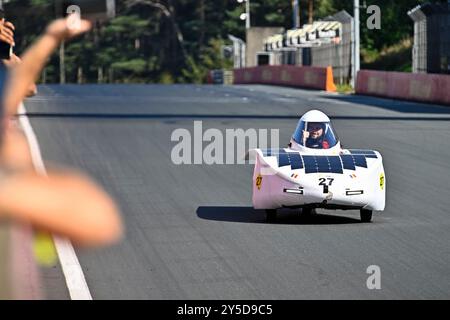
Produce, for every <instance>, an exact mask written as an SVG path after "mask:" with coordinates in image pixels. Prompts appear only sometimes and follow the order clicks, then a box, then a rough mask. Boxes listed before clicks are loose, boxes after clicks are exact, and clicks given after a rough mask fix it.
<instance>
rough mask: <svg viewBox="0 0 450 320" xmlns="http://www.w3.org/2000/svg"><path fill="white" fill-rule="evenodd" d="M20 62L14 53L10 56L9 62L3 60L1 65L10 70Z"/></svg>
mask: <svg viewBox="0 0 450 320" xmlns="http://www.w3.org/2000/svg"><path fill="white" fill-rule="evenodd" d="M21 61H22V60H20V58H19V57H18V56H16V55H15V54H14V53H13V54H12V55H11V58H10V59H9V60H3V63H4V65H5V66H6V67H8V68H12V67H14V66H17V65H18V64H19V63H20V62H21Z"/></svg>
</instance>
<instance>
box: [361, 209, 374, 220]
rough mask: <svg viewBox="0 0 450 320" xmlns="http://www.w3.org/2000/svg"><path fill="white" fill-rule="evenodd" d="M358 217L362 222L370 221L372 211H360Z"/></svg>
mask: <svg viewBox="0 0 450 320" xmlns="http://www.w3.org/2000/svg"><path fill="white" fill-rule="evenodd" d="M360 215H361V221H362V222H370V221H372V210H366V209H361V211H360Z"/></svg>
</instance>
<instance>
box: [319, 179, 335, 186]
mask: <svg viewBox="0 0 450 320" xmlns="http://www.w3.org/2000/svg"><path fill="white" fill-rule="evenodd" d="M333 181H334V178H320V179H319V186H331V185H332V184H333Z"/></svg>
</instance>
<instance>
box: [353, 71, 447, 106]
mask: <svg viewBox="0 0 450 320" xmlns="http://www.w3.org/2000/svg"><path fill="white" fill-rule="evenodd" d="M355 91H356V93H357V94H362V95H372V96H379V97H385V98H392V99H402V100H411V101H419V102H428V103H438V104H448V105H450V75H440V74H423V73H407V72H388V71H372V70H361V71H359V72H358V77H357V81H356V88H355Z"/></svg>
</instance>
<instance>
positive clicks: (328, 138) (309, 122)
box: [292, 110, 339, 149]
mask: <svg viewBox="0 0 450 320" xmlns="http://www.w3.org/2000/svg"><path fill="white" fill-rule="evenodd" d="M305 132H307V133H306V134H305ZM292 140H293V142H294V143H296V144H298V145H299V146H302V147H306V148H311V149H331V148H333V147H335V146H336V145H337V144H338V143H339V139H338V137H337V135H336V133H335V132H334V130H333V128H332V126H331V121H330V118H328V116H327V115H326V114H325V113H323V112H322V111H319V110H311V111H308V112H307V113H305V114H304V115H303V117H301V119H300V120H299V122H298V125H297V128H296V129H295V132H294V134H293V135H292Z"/></svg>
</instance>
